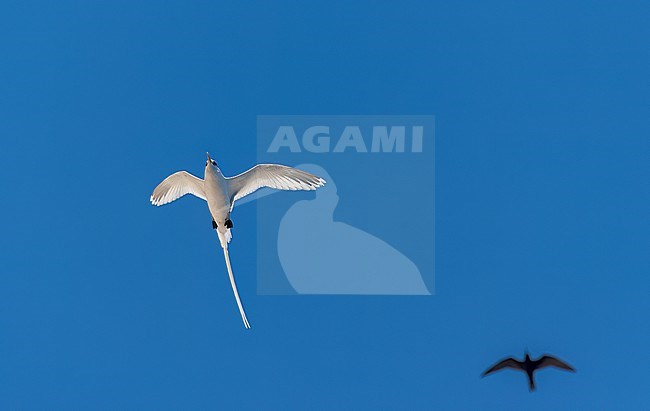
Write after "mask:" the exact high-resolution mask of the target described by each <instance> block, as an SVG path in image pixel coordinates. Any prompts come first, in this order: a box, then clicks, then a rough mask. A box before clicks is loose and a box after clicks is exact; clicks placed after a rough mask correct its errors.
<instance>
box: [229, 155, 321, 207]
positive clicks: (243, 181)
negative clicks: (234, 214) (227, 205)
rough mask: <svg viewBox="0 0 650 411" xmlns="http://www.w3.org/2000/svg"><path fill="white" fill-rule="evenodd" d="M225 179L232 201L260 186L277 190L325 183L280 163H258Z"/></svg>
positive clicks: (306, 187) (309, 188)
mask: <svg viewBox="0 0 650 411" xmlns="http://www.w3.org/2000/svg"><path fill="white" fill-rule="evenodd" d="M227 180H228V185H229V191H230V195H232V196H233V201H237V200H239V199H240V198H242V197H244V196H247V195H248V194H251V193H253V192H255V191H257V190H258V189H260V188H262V187H270V188H275V189H278V190H316V189H317V188H318V187H321V186H322V185H324V184H325V180H323V179H322V178H320V177H318V176H315V175H313V174H310V173H307V172H306V171H302V170H298V169H297V168H293V167H287V166H283V165H280V164H258V165H256V166H255V167H253V168H251V169H250V170H248V171H246V172H244V173H241V174H239V175H237V176H234V177H230V178H228V179H227Z"/></svg>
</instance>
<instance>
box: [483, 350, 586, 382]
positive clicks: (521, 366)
mask: <svg viewBox="0 0 650 411" xmlns="http://www.w3.org/2000/svg"><path fill="white" fill-rule="evenodd" d="M545 367H557V368H561V369H563V370H567V371H572V372H575V369H574V368H573V367H571V366H570V365H569V364H567V363H565V362H564V361H560V360H558V359H557V358H555V357H552V356H550V355H543V356H541V357H539V358H538V359H536V360H533V359H531V358H530V356H529V355H528V353H526V358H524V360H523V361H519V360H516V359H514V358H512V357H510V358H506V359H504V360H501V361H499V362H498V363H496V364H494V365H493V366H492V367H490V368H488V369H487V370H486V371H485V372H484V373H483V374H481V377H485V376H486V375H488V374H492V373H493V372H496V371H499V370H502V369H504V368H512V369H515V370H519V371H524V372H525V373H526V374H527V375H528V389H529V390H530V391H534V390H535V379H534V376H533V374H534V373H535V371H537V370H539V369H542V368H545Z"/></svg>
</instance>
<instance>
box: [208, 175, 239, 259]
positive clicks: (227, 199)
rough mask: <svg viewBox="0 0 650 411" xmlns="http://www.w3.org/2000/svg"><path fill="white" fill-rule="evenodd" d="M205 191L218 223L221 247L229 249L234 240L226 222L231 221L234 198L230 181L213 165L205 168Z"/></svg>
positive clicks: (212, 213)
mask: <svg viewBox="0 0 650 411" xmlns="http://www.w3.org/2000/svg"><path fill="white" fill-rule="evenodd" d="M203 181H204V183H203V184H204V189H205V197H206V200H207V202H208V209H209V210H210V214H211V215H212V220H214V222H215V223H217V234H218V235H219V242H220V243H221V247H228V243H229V242H230V239H231V238H232V234H231V233H230V228H228V227H226V221H227V220H228V219H230V210H231V208H232V196H231V195H230V192H229V187H228V181H227V180H226V178H225V177H224V176H223V174H221V170H220V169H219V168H218V167H212V166H211V165H206V166H205V179H204V180H203Z"/></svg>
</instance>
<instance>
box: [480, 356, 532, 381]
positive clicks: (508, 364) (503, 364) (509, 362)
mask: <svg viewBox="0 0 650 411" xmlns="http://www.w3.org/2000/svg"><path fill="white" fill-rule="evenodd" d="M504 368H514V369H516V370H521V369H522V368H521V363H520V362H519V361H517V360H515V359H514V358H506V359H505V360H502V361H499V362H498V363H496V364H494V365H493V366H492V367H490V368H488V369H487V370H485V372H484V373H483V374H481V375H482V376H483V377H485V376H486V375H488V374H491V373H493V372H495V371H499V370H502V369H504Z"/></svg>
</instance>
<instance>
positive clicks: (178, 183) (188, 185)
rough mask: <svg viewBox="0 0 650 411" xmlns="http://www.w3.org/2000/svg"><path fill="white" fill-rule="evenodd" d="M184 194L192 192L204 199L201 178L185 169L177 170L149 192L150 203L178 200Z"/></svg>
mask: <svg viewBox="0 0 650 411" xmlns="http://www.w3.org/2000/svg"><path fill="white" fill-rule="evenodd" d="M185 194H193V195H195V196H197V197H198V198H201V199H203V200H205V190H204V189H203V180H201V179H200V178H198V177H195V176H193V175H192V174H190V173H188V172H187V171H179V172H177V173H174V174H172V175H170V176H169V177H167V178H166V179H164V180H163V181H162V183H160V184H158V187H156V188H155V189H154V190H153V194H151V199H150V200H151V204H153V205H156V206H161V205H164V204H167V203H171V202H172V201H174V200H178V199H179V198H181V197H183V196H184V195H185Z"/></svg>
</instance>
